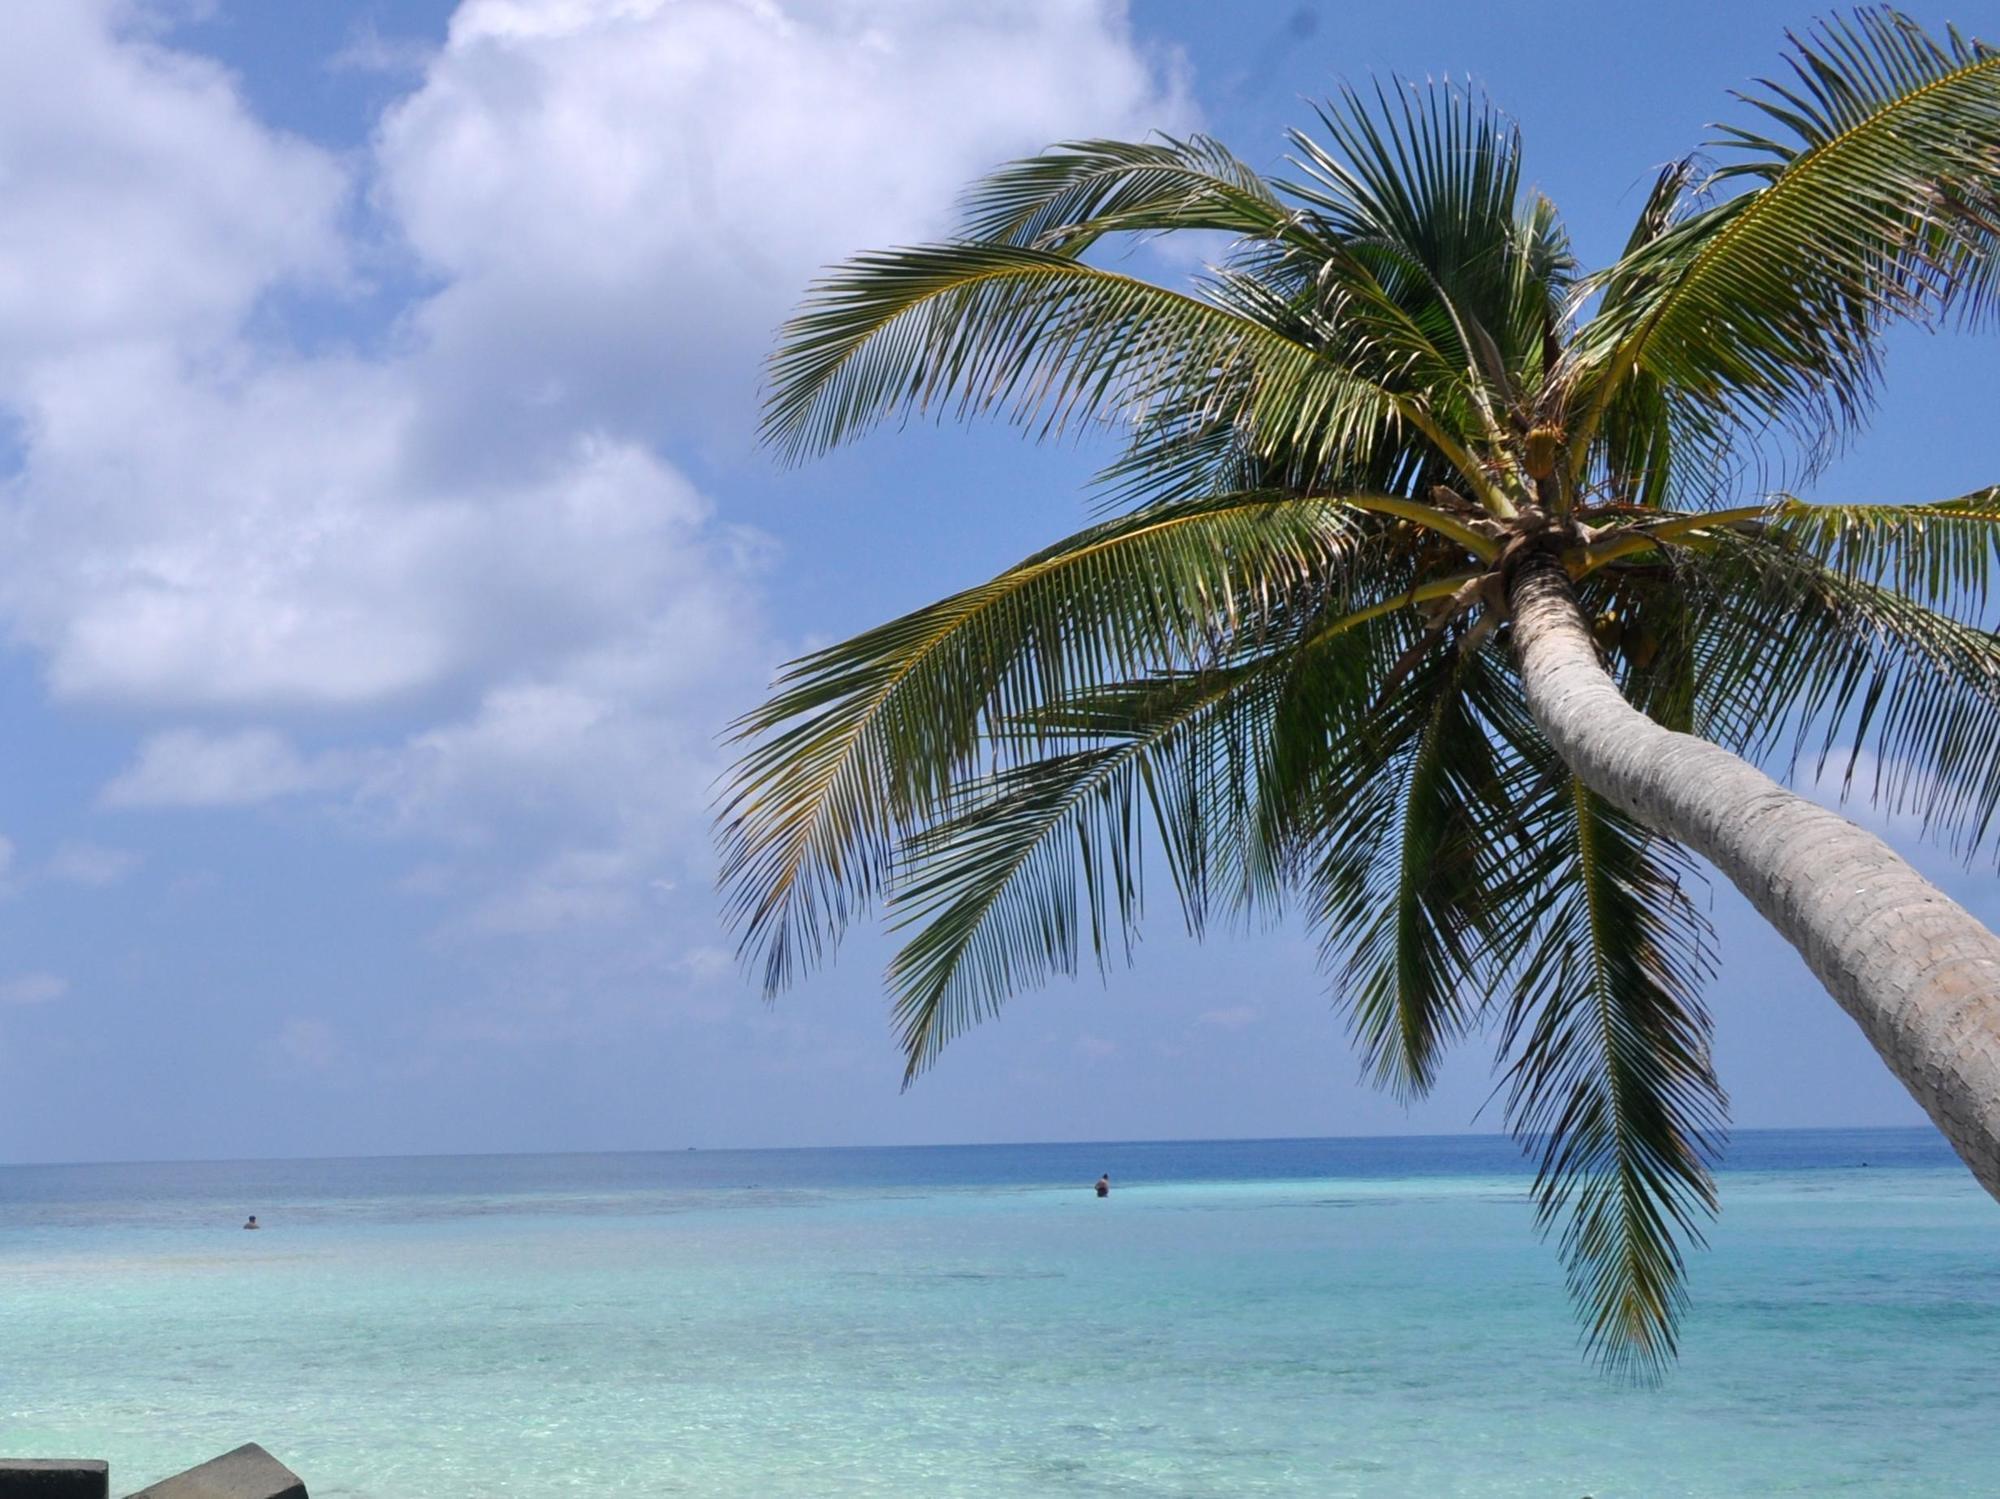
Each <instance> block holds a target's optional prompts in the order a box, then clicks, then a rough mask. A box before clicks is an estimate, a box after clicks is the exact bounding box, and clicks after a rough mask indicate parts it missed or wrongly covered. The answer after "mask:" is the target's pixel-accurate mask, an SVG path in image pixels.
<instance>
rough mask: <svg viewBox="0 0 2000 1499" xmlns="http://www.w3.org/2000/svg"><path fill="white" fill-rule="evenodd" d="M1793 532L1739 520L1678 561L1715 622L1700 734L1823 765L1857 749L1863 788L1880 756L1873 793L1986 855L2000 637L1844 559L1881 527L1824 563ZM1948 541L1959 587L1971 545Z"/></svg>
mask: <svg viewBox="0 0 2000 1499" xmlns="http://www.w3.org/2000/svg"><path fill="white" fill-rule="evenodd" d="M1940 529H1948V528H1940ZM1968 529H1971V528H1969V527H1968ZM1925 534H1926V535H1928V534H1929V533H1925ZM1807 539H1808V540H1815V539H1821V540H1823V539H1824V538H1823V537H1822V538H1813V537H1810V536H1809V537H1808V538H1807ZM1788 542H1789V538H1786V537H1782V536H1777V535H1772V534H1768V533H1767V534H1763V535H1756V534H1752V535H1741V534H1737V533H1733V532H1732V533H1725V534H1723V535H1721V536H1717V537H1715V538H1712V539H1711V541H1710V542H1709V543H1708V545H1707V546H1706V547H1705V548H1704V549H1702V550H1699V551H1695V550H1690V551H1687V552H1686V553H1684V554H1682V555H1680V556H1678V557H1677V558H1676V559H1675V564H1674V586H1675V587H1676V588H1677V589H1678V590H1679V591H1680V592H1681V594H1682V596H1683V598H1684V599H1685V600H1686V603H1687V607H1688V609H1689V610H1690V611H1691V613H1692V614H1693V615H1694V616H1695V617H1696V618H1697V619H1699V621H1700V628H1699V631H1698V635H1697V638H1696V641H1695V653H1696V660H1695V662H1694V670H1695V671H1696V673H1697V674H1698V679H1699V685H1698V694H1699V696H1698V718H1697V722H1696V724H1695V728H1696V730H1697V732H1699V733H1702V734H1703V735H1705V736H1706V737H1709V738H1712V739H1715V740H1716V741H1717V742H1719V743H1721V744H1723V745H1725V746H1727V747H1729V748H1731V749H1734V750H1736V751H1738V752H1739V753H1743V754H1748V755H1752V756H1764V755H1769V754H1772V753H1780V754H1784V755H1786V756H1788V758H1789V762H1790V765H1791V768H1792V770H1793V772H1794V773H1802V771H1803V770H1804V769H1805V768H1806V767H1809V768H1810V770H1811V773H1812V774H1813V776H1814V777H1815V778H1820V777H1823V776H1824V775H1825V774H1826V772H1827V769H1828V766H1829V764H1830V763H1837V762H1838V761H1844V764H1841V765H1840V770H1841V774H1842V783H1843V785H1844V786H1845V787H1847V788H1849V789H1852V787H1853V781H1854V777H1855V774H1856V772H1857V770H1858V769H1859V768H1860V767H1861V766H1862V764H1863V762H1864V758H1866V759H1870V760H1872V761H1873V771H1872V774H1871V776H1870V778H1869V784H1868V785H1867V787H1866V794H1867V795H1868V796H1869V798H1870V800H1871V801H1873V802H1874V803H1875V804H1876V805H1878V806H1880V807H1882V808H1883V809H1884V810H1887V811H1892V812H1909V813H1912V814H1913V815H1915V816H1917V817H1918V818H1920V819H1921V823H1922V826H1923V828H1924V830H1925V831H1926V833H1928V834H1930V835H1933V836H1936V837H1939V838H1942V839H1944V840H1946V841H1948V842H1949V843H1951V844H1952V845H1954V846H1955V847H1957V848H1958V849H1959V850H1960V851H1961V852H1962V853H1963V854H1964V855H1965V856H1966V857H1968V858H1970V857H1972V856H1973V855H1974V854H1975V853H1976V852H1977V850H1978V849H1979V848H1981V847H1983V846H1985V844H1986V843H1987V840H1988V839H1989V838H1991V837H1992V835H1993V833H1994V828H1995V818H1996V815H2000V637H1996V636H1995V635H1993V634H1992V633H1991V632H1989V631H1987V630H1984V629H1981V628H1979V627H1977V626H1974V625H1969V624H1966V623H1963V622H1962V621H1960V620H1957V619H1954V618H1952V617H1951V616H1950V615H1948V614H1945V613H1942V612H1939V611H1938V610H1934V609H1931V608H1927V607H1926V606H1925V605H1924V604H1923V603H1922V602H1920V601H1919V598H1918V597H1915V596H1912V595H1911V594H1910V593H1906V592H1902V591H1898V590H1897V589H1896V588H1894V587H1890V586H1884V585H1883V584H1880V583H1877V582H1874V581H1872V580H1871V579H1870V578H1868V577H1866V576H1864V575H1862V574H1861V573H1860V572H1858V571H1855V570H1850V569H1849V568H1847V567H1844V566H1842V565H1840V561H1841V559H1840V548H1841V546H1842V545H1846V546H1847V547H1848V548H1849V560H1852V556H1853V554H1854V551H1856V550H1863V554H1864V555H1866V554H1867V552H1866V550H1865V549H1870V548H1875V547H1878V546H1879V545H1880V542H1879V538H1863V539H1862V540H1861V541H1860V542H1846V543H1842V542H1840V541H1835V542H1833V543H1831V546H1832V549H1833V551H1834V556H1833V557H1832V558H1830V559H1824V560H1823V559H1822V558H1821V557H1819V556H1816V555H1814V553H1813V551H1812V550H1810V549H1809V548H1808V547H1804V546H1799V545H1792V544H1788ZM1988 544H1990V540H1989V543H1988ZM1939 545H1940V546H1942V547H1943V548H1944V549H1945V550H1946V554H1947V555H1946V559H1945V561H1943V562H1941V563H1939V564H1937V566H1936V568H1935V576H1937V577H1938V578H1939V579H1940V581H1941V583H1943V584H1944V585H1945V586H1947V587H1956V586H1959V585H1958V584H1956V583H1955V582H1953V581H1952V580H1953V579H1954V578H1955V576H1956V575H1957V572H1956V570H1957V567H1958V566H1960V565H1962V564H1964V563H1965V561H1966V558H1965V557H1964V555H1963V554H1962V553H1960V552H1959V550H1958V547H1959V543H1958V542H1957V541H1956V540H1954V539H1951V538H1943V539H1941V540H1940V542H1939ZM1887 561H1888V566H1889V567H1890V568H1891V569H1892V571H1893V572H1896V573H1901V572H1903V571H1905V570H1907V569H1912V568H1921V569H1922V570H1923V573H1924V574H1925V575H1930V574H1931V572H1932V570H1931V568H1930V567H1929V565H1928V564H1924V563H1921V562H1911V561H1910V560H1909V559H1908V558H1906V557H1901V556H1896V555H1893V554H1892V555H1891V556H1890V557H1889V558H1888V559H1887ZM1971 576H1972V577H1973V578H1974V580H1975V582H1983V575H1982V574H1977V573H1975V574H1972V575H1971ZM1965 586H1971V585H1965Z"/></svg>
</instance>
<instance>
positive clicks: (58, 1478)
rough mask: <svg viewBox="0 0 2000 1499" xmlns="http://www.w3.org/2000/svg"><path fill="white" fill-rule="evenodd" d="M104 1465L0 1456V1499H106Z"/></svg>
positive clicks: (108, 1484) (106, 1466)
mask: <svg viewBox="0 0 2000 1499" xmlns="http://www.w3.org/2000/svg"><path fill="white" fill-rule="evenodd" d="M110 1492H111V1468H110V1465H109V1464H107V1463H99V1462H89V1461H86V1460H84V1459H82V1458H74V1457H0V1499H106V1496H107V1495H109V1494H110Z"/></svg>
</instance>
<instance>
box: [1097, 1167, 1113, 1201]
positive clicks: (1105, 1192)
mask: <svg viewBox="0 0 2000 1499" xmlns="http://www.w3.org/2000/svg"><path fill="white" fill-rule="evenodd" d="M1097 1195H1098V1196H1099V1197H1109V1196H1110V1195H1111V1173H1110V1172H1109V1171H1107V1172H1105V1173H1104V1175H1102V1176H1100V1177H1099V1178H1098V1179H1097Z"/></svg>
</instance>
